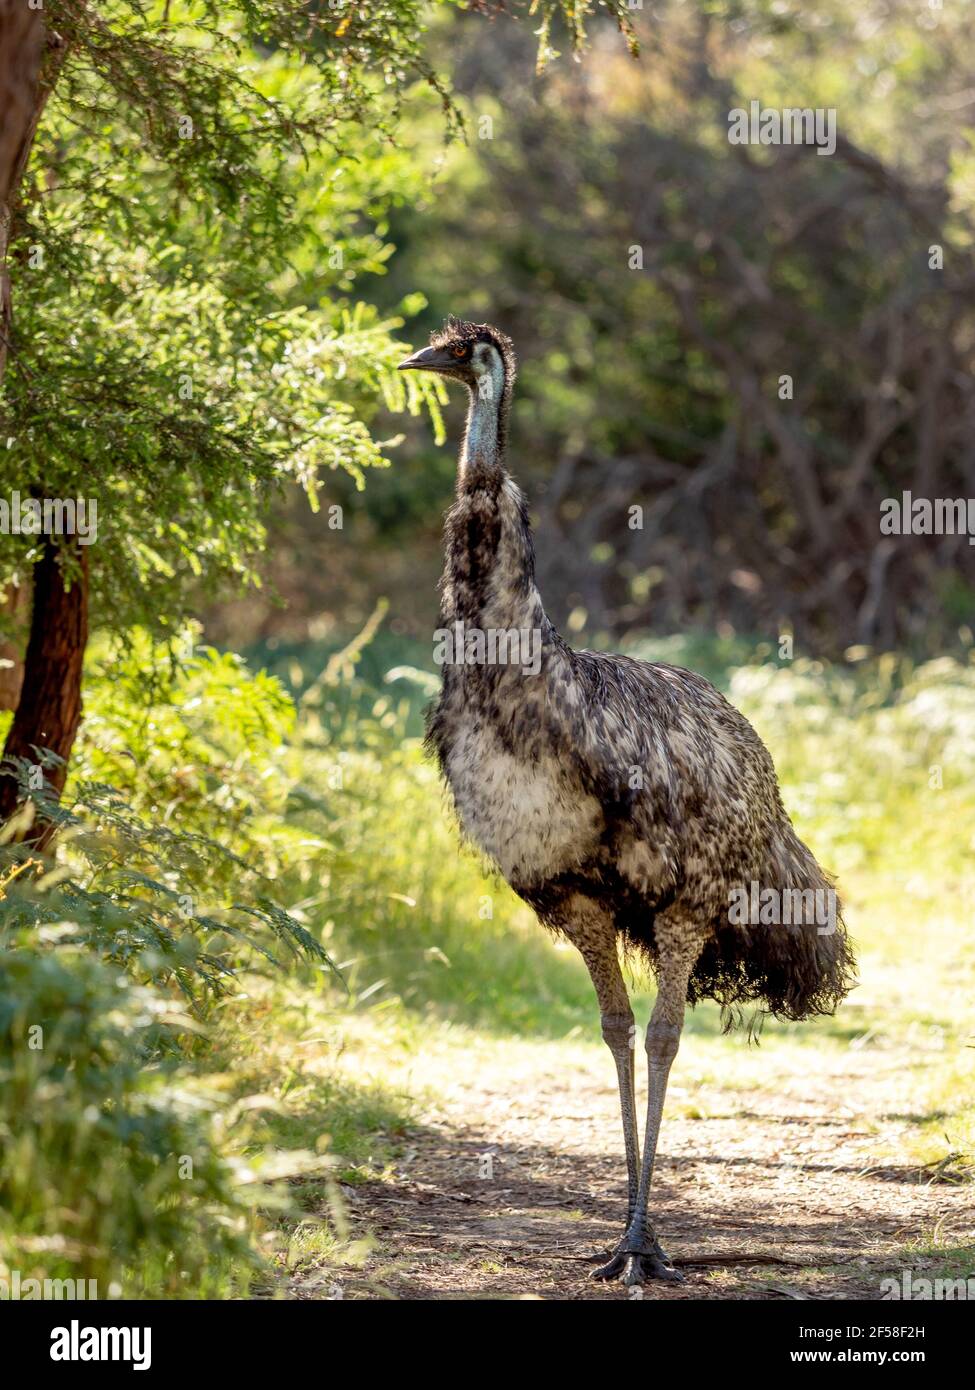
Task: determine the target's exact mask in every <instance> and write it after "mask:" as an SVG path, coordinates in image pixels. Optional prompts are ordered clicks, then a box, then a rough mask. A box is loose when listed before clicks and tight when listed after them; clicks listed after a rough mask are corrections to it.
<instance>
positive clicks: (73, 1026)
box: [0, 926, 253, 1298]
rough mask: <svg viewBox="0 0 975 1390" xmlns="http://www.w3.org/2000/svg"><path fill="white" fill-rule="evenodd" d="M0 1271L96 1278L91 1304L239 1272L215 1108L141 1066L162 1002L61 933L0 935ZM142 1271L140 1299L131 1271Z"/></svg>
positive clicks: (171, 1022)
mask: <svg viewBox="0 0 975 1390" xmlns="http://www.w3.org/2000/svg"><path fill="white" fill-rule="evenodd" d="M3 940H4V948H5V949H4V951H3V953H2V954H0V1263H2V1264H3V1265H4V1266H5V1269H4V1277H5V1278H9V1276H10V1272H11V1271H13V1270H19V1272H20V1275H21V1279H22V1280H24V1279H27V1278H41V1279H43V1278H49V1279H64V1278H72V1279H85V1280H88V1279H94V1280H96V1281H97V1285H98V1288H97V1296H98V1297H99V1298H106V1297H109V1296H110V1294H111V1292H112V1291H113V1286H114V1290H115V1292H116V1293H117V1294H119V1295H121V1296H124V1297H136V1296H139V1295H140V1294H146V1293H148V1294H149V1295H150V1296H155V1297H167V1296H168V1297H180V1296H187V1295H190V1296H192V1295H193V1294H194V1292H196V1293H198V1292H199V1291H201V1289H205V1288H206V1285H207V1281H208V1279H210V1278H213V1277H215V1276H216V1275H217V1274H218V1273H219V1272H220V1271H221V1268H222V1267H226V1266H227V1264H228V1263H229V1262H230V1261H231V1260H233V1261H234V1262H235V1263H236V1264H237V1265H238V1266H241V1267H246V1266H247V1264H249V1263H251V1262H252V1260H253V1257H252V1255H251V1253H250V1252H251V1247H250V1244H249V1240H248V1235H249V1226H250V1207H249V1205H248V1203H247V1202H246V1201H245V1200H244V1198H243V1197H242V1195H241V1189H240V1188H239V1187H238V1186H237V1185H236V1184H235V1175H234V1170H233V1166H232V1164H231V1163H230V1162H228V1160H227V1159H226V1158H225V1157H223V1155H222V1154H221V1152H220V1148H219V1145H218V1142H217V1140H216V1137H215V1134H214V1127H213V1120H212V1115H211V1110H212V1104H211V1103H208V1102H207V1100H206V1098H205V1097H204V1096H202V1095H200V1094H193V1093H192V1092H191V1091H190V1090H188V1089H187V1088H186V1086H185V1085H183V1084H180V1082H179V1080H178V1079H177V1078H175V1077H174V1075H173V1073H172V1071H171V1069H170V1068H168V1067H167V1066H166V1065H162V1064H159V1063H158V1062H156V1063H153V1061H152V1057H153V1051H154V1045H153V1039H154V1038H155V1036H156V1035H157V1034H158V1032H159V1030H161V1029H162V1030H167V1031H175V1032H176V1033H178V1032H179V1031H180V1029H185V1027H186V1024H187V1021H186V1020H181V1019H180V1018H179V1016H178V1015H176V1014H175V1013H174V1012H173V1010H172V1008H171V1006H170V1005H169V1004H168V1003H166V1002H165V1001H164V1000H163V999H161V998H160V997H159V996H158V995H157V994H155V993H154V992H153V991H151V990H149V989H145V988H143V987H141V986H138V985H136V984H134V983H133V982H132V980H131V979H129V978H128V977H127V976H126V975H125V974H123V973H122V972H120V971H119V970H118V969H117V968H112V967H111V966H109V965H107V964H104V963H103V962H101V961H100V960H99V959H98V958H97V956H95V955H93V954H92V952H91V950H90V949H89V947H88V944H87V943H86V941H85V939H84V936H83V935H82V938H81V940H80V941H79V940H78V939H77V936H76V934H75V932H74V931H73V929H72V928H71V927H70V926H61V927H59V928H44V929H42V930H40V931H38V930H36V929H35V930H32V931H30V932H26V931H24V932H20V933H14V934H13V935H10V934H8V933H7V932H4V937H3ZM137 1266H138V1267H140V1268H142V1269H144V1270H151V1272H152V1273H151V1280H152V1282H151V1287H149V1288H145V1287H133V1286H132V1283H131V1282H130V1278H129V1275H128V1273H127V1272H128V1271H131V1270H133V1269H134V1268H135V1267H137Z"/></svg>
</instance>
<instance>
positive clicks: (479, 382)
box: [399, 318, 515, 403]
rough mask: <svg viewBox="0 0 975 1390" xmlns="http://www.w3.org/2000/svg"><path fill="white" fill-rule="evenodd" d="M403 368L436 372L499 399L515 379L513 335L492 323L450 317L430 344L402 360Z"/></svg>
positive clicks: (506, 393) (504, 395)
mask: <svg viewBox="0 0 975 1390" xmlns="http://www.w3.org/2000/svg"><path fill="white" fill-rule="evenodd" d="M399 369H400V371H401V372H416V371H419V372H436V373H437V374H438V375H439V376H445V377H449V378H450V380H452V381H460V382H463V384H464V385H465V386H466V387H467V388H468V390H470V391H475V392H477V394H478V395H479V396H481V397H482V398H487V399H489V400H490V399H492V398H493V399H495V400H497V401H498V402H499V403H500V402H501V401H502V399H503V398H504V397H506V396H507V395H508V394H509V393H510V391H511V386H512V383H513V381H514V379H515V350H514V348H513V347H512V344H511V339H510V338H509V337H507V336H506V335H505V334H504V333H502V332H501V331H500V329H497V328H492V326H491V325H490V324H489V323H468V322H467V321H466V320H464V319H455V318H449V319H448V320H447V321H446V323H445V324H444V326H443V328H442V329H441V330H440V332H439V333H434V334H432V336H431V338H430V346H429V347H425V348H421V349H420V351H419V352H414V354H413V356H412V357H408V358H407V359H406V361H405V362H401V363H400V364H399Z"/></svg>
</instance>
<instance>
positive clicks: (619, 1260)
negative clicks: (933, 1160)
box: [599, 917, 703, 1284]
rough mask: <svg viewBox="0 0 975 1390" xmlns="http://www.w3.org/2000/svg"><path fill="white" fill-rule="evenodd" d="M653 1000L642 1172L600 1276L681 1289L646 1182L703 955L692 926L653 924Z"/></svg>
mask: <svg viewBox="0 0 975 1390" xmlns="http://www.w3.org/2000/svg"><path fill="white" fill-rule="evenodd" d="M656 933H657V947H658V952H659V958H658V966H657V999H656V1003H655V1004H654V1007H653V1013H652V1015H651V1017H650V1023H649V1024H648V1026H647V1043H646V1046H647V1061H648V1062H649V1067H650V1090H649V1096H648V1099H647V1128H646V1133H645V1135H644V1147H643V1166H642V1169H641V1172H640V1182H639V1187H638V1190H637V1198H636V1204H635V1206H634V1208H633V1211H632V1212H631V1214H630V1219H629V1223H628V1225H627V1229H626V1234H625V1235H624V1237H623V1239H622V1241H621V1242H620V1245H619V1248H618V1250H617V1252H616V1254H615V1255H614V1257H613V1259H612V1260H611V1261H610V1263H609V1264H608V1265H607V1266H606V1267H605V1269H604V1270H600V1271H599V1274H600V1276H601V1277H602V1278H605V1279H611V1278H614V1277H615V1276H616V1275H618V1274H622V1275H623V1282H624V1283H625V1284H642V1283H644V1282H645V1280H647V1279H666V1280H670V1281H671V1282H677V1283H679V1282H680V1281H681V1280H682V1279H683V1275H682V1274H680V1272H679V1271H678V1270H676V1269H675V1268H674V1266H673V1265H672V1264H671V1262H670V1260H669V1259H668V1258H667V1255H666V1254H665V1253H664V1250H663V1249H662V1247H661V1245H660V1243H659V1241H658V1240H657V1237H656V1235H655V1234H654V1231H653V1227H652V1225H651V1224H650V1219H649V1202H650V1180H651V1178H652V1176H653V1162H654V1158H655V1157H656V1153H657V1139H658V1136H659V1134H660V1120H661V1116H662V1115H663V1109H664V1098H665V1096H666V1094H667V1079H668V1077H669V1075H670V1067H671V1063H672V1062H673V1060H674V1058H675V1057H676V1055H677V1048H678V1046H679V1044H680V1035H681V1029H682V1028H683V1026H684V1007H685V1004H686V1002H687V983H688V980H689V979H690V976H691V971H692V970H693V969H694V964H695V962H696V960H697V958H698V955H699V954H700V951H701V945H702V940H703V936H702V933H701V932H700V931H699V930H698V929H697V928H696V927H695V926H694V925H693V924H692V923H690V922H688V921H687V920H686V919H685V920H680V919H676V918H672V919H670V920H667V919H666V918H664V917H660V918H658V920H657V927H656Z"/></svg>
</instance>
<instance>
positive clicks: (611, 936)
mask: <svg viewBox="0 0 975 1390" xmlns="http://www.w3.org/2000/svg"><path fill="white" fill-rule="evenodd" d="M570 910H571V915H570V916H569V918H568V919H567V920H565V921H563V922H562V923H560V925H561V926H562V928H563V930H564V931H565V933H566V935H567V936H568V938H569V940H570V941H572V942H573V944H574V945H575V946H576V947H577V948H578V950H579V952H580V954H581V955H582V958H583V960H584V961H585V962H586V965H587V967H588V969H589V974H590V977H591V978H592V982H593V986H594V988H595V990H596V998H597V1000H598V1001H599V1013H600V1022H601V1023H602V1029H603V1039H604V1041H605V1042H606V1044H607V1046H608V1047H609V1050H610V1052H611V1053H612V1054H613V1061H614V1062H615V1063H616V1075H617V1078H618V1080H619V1088H620V1111H621V1113H622V1116H623V1145H624V1148H625V1149H626V1174H627V1222H628V1223H629V1222H630V1221H631V1220H632V1219H633V1213H634V1211H635V1210H636V1201H637V1193H638V1191H639V1185H640V1136H639V1132H638V1130H637V1122H636V1081H635V1066H634V1057H633V1043H634V1039H635V1036H636V1035H635V1030H634V1026H633V1010H632V1008H631V1007H630V998H629V995H628V994H627V992H626V985H625V984H624V982H623V973H622V971H621V970H620V962H619V954H618V952H617V947H616V928H615V927H614V925H613V921H612V918H611V917H610V916H609V915H608V914H607V913H605V912H603V911H602V909H601V908H599V907H597V906H596V904H595V903H592V902H590V901H589V900H588V899H585V898H574V899H573V900H572V903H571V905H570Z"/></svg>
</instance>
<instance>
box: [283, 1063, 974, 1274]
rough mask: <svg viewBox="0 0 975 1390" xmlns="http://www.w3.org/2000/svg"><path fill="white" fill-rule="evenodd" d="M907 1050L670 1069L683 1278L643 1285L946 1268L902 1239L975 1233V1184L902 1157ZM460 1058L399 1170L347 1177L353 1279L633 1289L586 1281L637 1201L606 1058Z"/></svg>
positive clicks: (677, 1246)
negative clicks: (735, 1080)
mask: <svg viewBox="0 0 975 1390" xmlns="http://www.w3.org/2000/svg"><path fill="white" fill-rule="evenodd" d="M912 1060H913V1061H914V1064H915V1065H916V1058H915V1059H910V1058H909V1057H908V1056H907V1055H900V1054H894V1053H870V1052H856V1051H853V1050H851V1051H850V1052H848V1053H847V1054H846V1055H844V1056H843V1057H842V1058H841V1059H838V1060H836V1061H834V1062H833V1063H832V1064H830V1065H826V1064H823V1063H821V1062H820V1061H819V1060H818V1059H817V1060H816V1063H815V1065H816V1070H815V1073H814V1074H813V1075H811V1076H810V1075H806V1074H803V1075H798V1074H789V1073H786V1074H784V1075H781V1074H780V1075H777V1076H775V1079H774V1086H768V1087H767V1088H766V1086H765V1085H764V1084H763V1085H759V1086H755V1087H745V1088H744V1089H742V1088H740V1087H739V1088H737V1089H733V1090H730V1091H729V1090H727V1089H724V1088H720V1087H717V1086H713V1087H711V1088H710V1089H707V1088H706V1089H705V1090H704V1092H703V1093H700V1092H699V1091H698V1090H697V1089H695V1091H694V1095H693V1104H688V1092H687V1091H681V1089H680V1087H679V1086H675V1087H674V1088H673V1094H672V1096H671V1097H670V1098H669V1100H668V1112H667V1113H666V1114H665V1120H664V1132H663V1136H662V1141H661V1153H660V1155H659V1157H658V1165H657V1175H656V1176H655V1189H656V1190H655V1198H654V1208H655V1219H656V1225H657V1230H658V1234H659V1235H660V1238H661V1240H662V1242H663V1244H664V1246H665V1247H666V1249H667V1250H668V1253H669V1254H670V1255H671V1257H672V1258H673V1259H674V1260H675V1262H676V1263H678V1264H679V1265H680V1266H682V1268H683V1269H684V1272H685V1273H686V1276H687V1278H686V1283H684V1284H683V1285H681V1286H678V1287H674V1286H670V1285H661V1284H653V1285H649V1286H648V1287H647V1288H646V1290H645V1291H644V1294H643V1296H644V1297H646V1298H653V1299H671V1298H697V1299H700V1298H738V1299H740V1298H752V1299H753V1298H813V1299H846V1298H870V1299H877V1298H880V1297H881V1296H882V1291H881V1280H882V1279H883V1278H885V1277H889V1276H894V1277H896V1278H898V1279H900V1277H901V1272H902V1271H903V1270H904V1269H905V1268H909V1269H911V1270H913V1272H914V1274H915V1275H918V1276H920V1275H923V1274H924V1273H925V1270H926V1269H927V1271H928V1276H929V1277H930V1274H931V1272H932V1271H935V1272H939V1271H940V1261H939V1260H938V1258H937V1256H935V1257H932V1256H930V1255H927V1256H926V1255H925V1254H923V1253H920V1254H919V1253H912V1254H909V1255H906V1256H905V1254H904V1253H903V1247H904V1246H905V1245H909V1244H910V1243H911V1242H914V1241H917V1242H921V1243H922V1249H923V1243H924V1242H927V1241H930V1239H931V1236H932V1232H933V1231H935V1229H937V1230H938V1231H939V1233H940V1234H941V1236H942V1237H943V1238H945V1239H946V1240H947V1241H948V1242H949V1243H950V1244H952V1245H958V1244H963V1243H966V1242H967V1241H975V1212H973V1206H975V1203H973V1197H972V1187H971V1186H970V1185H962V1186H955V1185H952V1184H950V1183H944V1182H938V1183H931V1182H929V1181H927V1180H926V1175H925V1174H924V1172H923V1170H922V1171H921V1172H920V1173H919V1171H918V1169H917V1168H906V1167H903V1166H901V1167H898V1166H896V1164H895V1163H894V1162H893V1161H892V1159H891V1157H890V1156H891V1155H892V1154H896V1153H897V1152H898V1148H899V1147H900V1148H901V1149H902V1146H899V1144H898V1140H899V1138H900V1137H901V1136H902V1135H903V1134H904V1132H905V1130H907V1129H908V1128H909V1127H910V1123H911V1118H912V1117H911V1116H910V1115H909V1114H905V1113H903V1112H904V1111H906V1110H907V1109H908V1108H909V1107H908V1106H907V1105H905V1087H906V1088H907V1090H908V1091H909V1089H910V1086H909V1083H908V1082H906V1078H907V1076H908V1071H909V1068H910V1065H911V1061H912ZM769 1061H770V1062H771V1061H772V1058H770V1059H769ZM756 1065H757V1066H759V1067H761V1065H762V1063H761V1061H760V1060H759V1061H758V1062H757V1063H756ZM462 1070H463V1071H466V1073H467V1074H466V1075H459V1074H455V1078H454V1081H453V1083H452V1084H451V1085H450V1086H448V1088H447V1090H446V1092H445V1093H443V1094H442V1096H441V1101H440V1103H438V1105H437V1106H436V1107H435V1110H434V1113H433V1114H432V1115H431V1117H430V1121H429V1123H428V1124H427V1125H425V1126H424V1127H423V1128H422V1129H420V1130H418V1131H416V1132H414V1133H412V1134H411V1135H410V1138H409V1140H408V1151H407V1152H406V1153H405V1154H404V1155H403V1158H402V1160H401V1161H400V1162H399V1163H398V1164H397V1165H396V1167H395V1172H394V1173H393V1174H392V1175H391V1176H390V1175H387V1178H386V1179H385V1180H384V1181H381V1182H380V1181H377V1182H370V1183H367V1184H365V1185H362V1186H357V1187H354V1188H350V1189H349V1190H348V1194H347V1195H348V1198H349V1203H350V1207H351V1210H352V1212H353V1223H354V1226H355V1228H356V1229H357V1230H358V1231H360V1232H362V1233H365V1232H366V1231H369V1232H371V1233H372V1237H373V1240H374V1250H373V1254H372V1255H371V1256H370V1258H369V1260H368V1261H367V1264H366V1267H365V1269H364V1270H363V1271H361V1273H356V1274H350V1273H349V1272H347V1271H346V1272H343V1274H342V1276H341V1280H340V1282H341V1285H342V1295H341V1296H343V1297H351V1298H362V1297H366V1298H375V1297H383V1296H387V1297H388V1296H393V1297H395V1298H398V1299H440V1298H446V1299H456V1298H476V1297H493V1298H498V1297H502V1298H519V1297H520V1298H524V1297H529V1298H532V1297H534V1298H546V1299H551V1298H556V1299H600V1298H608V1299H619V1298H625V1297H627V1296H628V1291H627V1290H626V1289H624V1288H623V1287H622V1286H621V1285H619V1284H614V1285H610V1286H606V1285H602V1284H596V1283H593V1282H591V1281H590V1278H589V1274H590V1271H591V1269H592V1268H593V1266H594V1263H595V1262H596V1260H595V1257H596V1256H597V1255H598V1256H600V1257H605V1256H606V1255H607V1254H608V1252H609V1250H610V1248H611V1246H612V1245H613V1243H614V1242H615V1240H616V1239H617V1238H618V1236H619V1234H620V1233H621V1226H622V1220H623V1216H624V1211H623V1194H624V1167H623V1159H622V1152H621V1141H620V1138H619V1118H618V1113H617V1108H616V1099H615V1090H614V1088H613V1086H612V1082H611V1064H610V1063H609V1059H608V1058H606V1059H603V1058H602V1056H601V1055H597V1054H596V1053H595V1050H593V1051H592V1055H591V1057H590V1055H589V1054H587V1061H586V1063H585V1065H583V1066H582V1067H581V1068H579V1067H578V1066H576V1067H575V1068H574V1069H573V1072H572V1084H571V1092H570V1093H568V1094H567V1085H566V1080H565V1075H564V1068H563V1067H560V1065H559V1064H558V1060H557V1058H555V1057H553V1054H552V1053H551V1052H550V1051H549V1052H545V1053H543V1054H541V1055H539V1056H534V1055H533V1054H529V1055H528V1057H527V1058H525V1059H522V1062H521V1065H519V1067H518V1068H516V1069H515V1071H514V1073H513V1072H512V1068H511V1066H510V1064H507V1063H506V1062H505V1060H504V1059H503V1058H501V1059H498V1060H497V1062H496V1063H495V1064H494V1065H488V1064H484V1063H482V1061H481V1059H480V1058H478V1059H477V1060H476V1061H472V1062H471V1064H470V1066H469V1067H467V1068H462ZM759 1074H760V1073H759ZM851 1095H854V1096H856V1105H857V1109H856V1112H854V1111H853V1110H852V1109H850V1108H849V1107H847V1106H846V1105H845V1104H844V1102H843V1098H844V1097H846V1096H851ZM898 1112H901V1113H898ZM468 1115H470V1116H475V1117H476V1123H472V1122H469V1121H468V1120H467V1119H466V1118H465V1117H466V1116H468ZM691 1116H696V1117H695V1118H691ZM936 1267H937V1269H936ZM972 1273H975V1258H973V1261H972ZM299 1296H301V1294H300V1293H299ZM305 1296H307V1294H306V1295H305ZM318 1296H319V1297H320V1296H321V1295H320V1294H319V1295H318ZM629 1296H632V1293H630V1295H629Z"/></svg>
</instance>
